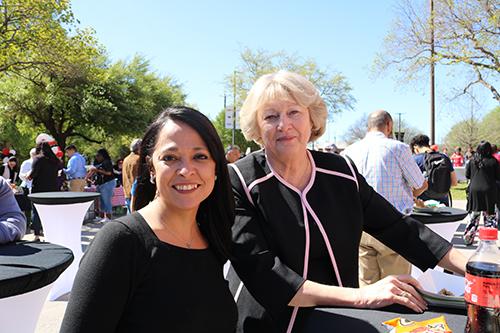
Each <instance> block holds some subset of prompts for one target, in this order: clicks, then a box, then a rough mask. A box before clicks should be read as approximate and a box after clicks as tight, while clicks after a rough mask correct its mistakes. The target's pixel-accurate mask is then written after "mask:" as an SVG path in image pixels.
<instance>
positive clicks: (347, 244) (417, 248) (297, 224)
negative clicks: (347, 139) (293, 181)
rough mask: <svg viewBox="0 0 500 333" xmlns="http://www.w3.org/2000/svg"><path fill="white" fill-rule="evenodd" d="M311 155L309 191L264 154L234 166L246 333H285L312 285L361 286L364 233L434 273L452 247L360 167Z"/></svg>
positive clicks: (236, 257) (239, 290)
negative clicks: (294, 303) (295, 302)
mask: <svg viewBox="0 0 500 333" xmlns="http://www.w3.org/2000/svg"><path fill="white" fill-rule="evenodd" d="M308 154H309V157H310V159H311V162H312V164H313V172H312V174H311V178H310V182H309V184H308V185H307V186H306V188H305V189H304V191H302V192H300V191H298V190H296V189H294V188H293V187H292V186H290V185H289V184H287V183H286V181H285V180H283V179H280V177H279V175H276V174H275V173H273V171H272V170H271V168H270V166H269V164H268V163H267V161H266V156H265V153H264V151H263V150H260V151H257V152H254V153H252V154H250V155H248V156H247V157H245V158H243V159H241V160H239V161H237V162H236V163H235V164H234V165H230V166H229V173H230V177H231V182H232V186H233V193H234V196H235V201H236V218H235V222H234V225H233V228H232V232H233V260H232V269H231V270H230V272H229V274H228V279H229V282H230V288H231V290H232V292H233V295H235V298H237V303H238V309H239V319H238V321H239V323H238V331H239V332H259V333H262V332H285V331H286V328H287V326H288V325H289V322H290V319H291V317H292V308H291V307H289V306H288V303H289V302H290V300H291V299H292V298H293V296H294V295H295V293H296V292H297V290H298V289H299V288H300V286H301V285H302V283H303V282H304V281H305V280H306V279H307V280H312V281H315V282H319V283H323V284H329V285H341V286H344V287H357V286H358V246H359V241H360V238H361V233H362V231H366V232H368V233H369V234H371V235H372V236H374V237H375V238H377V239H378V240H380V241H381V242H383V243H384V244H386V245H387V246H389V247H390V248H392V249H394V250H395V251H396V252H399V253H400V254H401V255H402V256H403V257H405V258H406V259H407V260H409V261H410V262H412V263H413V264H414V265H416V266H418V267H419V268H420V269H422V270H425V269H427V268H431V267H434V266H435V265H436V264H437V263H438V262H439V260H440V259H441V258H442V257H443V256H444V254H446V252H447V251H448V250H449V249H450V247H451V244H449V243H448V242H447V241H445V240H444V239H442V238H441V237H440V236H438V235H436V234H435V233H433V232H432V231H431V230H430V229H428V228H426V227H425V226H424V225H423V224H421V223H420V222H418V221H416V220H415V219H412V218H410V217H405V216H403V215H401V213H399V212H398V211H397V210H396V209H395V208H394V207H393V206H392V205H391V204H390V203H389V202H387V201H386V200H385V199H384V198H383V197H382V196H380V195H379V194H377V193H376V192H375V191H374V190H373V189H372V188H371V187H370V186H369V185H368V184H367V183H366V181H365V179H364V178H363V176H361V175H360V174H359V173H358V172H357V170H356V169H355V166H354V163H352V162H351V163H349V160H346V159H345V158H343V157H341V156H339V155H335V154H329V153H321V152H316V151H310V152H309V153H308ZM307 236H308V237H307ZM307 240H308V241H309V248H308V249H307V248H306V243H307ZM306 257H307V260H305V258H306ZM233 268H234V270H233ZM304 268H306V271H307V275H305V274H304V273H305V272H304ZM235 271H236V273H237V274H235ZM238 277H239V278H241V280H242V281H243V283H244V285H240V283H239V278H238ZM338 277H339V278H340V281H339V278H338ZM309 311H311V309H305V308H302V309H300V311H298V315H297V318H296V320H295V324H294V326H293V327H294V332H300V331H301V326H302V324H303V322H304V319H305V318H306V317H307V314H308V312H309Z"/></svg>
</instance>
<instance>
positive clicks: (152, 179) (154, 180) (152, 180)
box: [149, 174, 156, 184]
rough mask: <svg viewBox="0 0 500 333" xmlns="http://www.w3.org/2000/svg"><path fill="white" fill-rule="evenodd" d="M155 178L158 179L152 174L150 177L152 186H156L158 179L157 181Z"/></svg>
mask: <svg viewBox="0 0 500 333" xmlns="http://www.w3.org/2000/svg"><path fill="white" fill-rule="evenodd" d="M155 178H156V176H155V175H153V174H151V175H150V176H149V182H150V183H151V184H156V179H155Z"/></svg>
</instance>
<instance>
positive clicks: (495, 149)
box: [491, 145, 500, 164]
mask: <svg viewBox="0 0 500 333" xmlns="http://www.w3.org/2000/svg"><path fill="white" fill-rule="evenodd" d="M491 148H492V149H493V155H492V156H493V157H494V158H495V159H496V160H497V161H498V163H499V164H500V152H499V151H498V147H497V145H491Z"/></svg>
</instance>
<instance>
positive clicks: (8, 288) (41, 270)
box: [0, 241, 73, 333]
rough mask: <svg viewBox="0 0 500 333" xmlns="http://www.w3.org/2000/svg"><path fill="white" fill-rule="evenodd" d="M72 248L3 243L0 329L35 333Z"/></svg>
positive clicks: (0, 254) (33, 243) (40, 244)
mask: <svg viewBox="0 0 500 333" xmlns="http://www.w3.org/2000/svg"><path fill="white" fill-rule="evenodd" d="M72 261H73V254H72V253H71V250H70V249H68V248H65V247H62V246H59V245H55V244H50V243H40V242H23V241H20V242H16V243H10V244H4V245H0V332H16V333H33V332H34V331H35V328H36V323H37V321H38V317H39V315H40V312H41V311H42V307H43V304H44V302H45V299H46V298H47V295H48V293H49V290H50V288H51V287H52V284H53V282H54V281H55V280H56V279H57V277H58V276H59V275H60V274H61V273H62V272H63V271H64V270H65V269H66V268H67V267H68V266H69V265H70V264H71V262H72Z"/></svg>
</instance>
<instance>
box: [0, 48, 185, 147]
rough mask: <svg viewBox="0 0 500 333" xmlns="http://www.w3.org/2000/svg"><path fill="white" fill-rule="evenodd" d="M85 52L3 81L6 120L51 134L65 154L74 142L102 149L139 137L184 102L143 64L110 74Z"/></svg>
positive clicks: (0, 97) (121, 65) (118, 67)
mask: <svg viewBox="0 0 500 333" xmlns="http://www.w3.org/2000/svg"><path fill="white" fill-rule="evenodd" d="M83 51H84V50H82V52H81V53H78V57H76V58H75V59H73V61H71V62H68V63H66V64H64V66H62V67H57V68H54V69H53V70H51V71H50V72H47V73H43V74H42V75H36V76H33V77H29V80H28V79H26V78H21V77H11V78H9V79H3V80H0V104H1V106H2V107H3V110H4V111H3V113H4V115H6V116H13V115H16V116H17V117H19V118H18V119H20V120H21V121H24V122H26V123H28V124H32V125H34V126H40V127H42V128H44V129H46V131H47V132H48V133H49V134H51V135H52V136H53V137H54V138H55V139H56V140H57V142H58V143H59V145H60V146H61V147H62V148H64V147H65V145H66V141H67V139H68V138H71V137H80V138H83V139H84V140H86V141H89V142H97V143H99V142H102V141H103V140H105V139H106V138H108V137H109V136H114V135H120V134H130V135H133V134H137V133H140V132H142V131H143V130H144V128H145V127H146V126H147V124H148V123H149V122H150V121H151V119H152V118H153V117H154V116H155V115H156V114H158V113H159V112H160V111H161V110H162V109H164V108H165V107H167V106H170V105H172V104H179V103H182V102H183V101H184V94H183V93H182V91H181V88H180V86H178V85H177V84H175V82H174V81H173V80H172V79H171V78H169V77H159V76H158V75H157V74H155V73H154V72H152V71H151V69H150V67H149V63H148V61H147V60H145V59H144V58H141V57H135V58H134V59H133V60H132V61H131V62H130V63H125V62H118V63H116V64H114V65H112V66H110V67H109V68H108V66H107V65H106V62H105V58H104V57H103V56H102V55H101V56H95V54H94V53H91V55H90V59H87V57H89V54H85V52H83Z"/></svg>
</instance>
